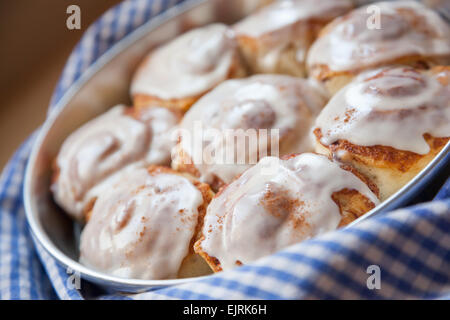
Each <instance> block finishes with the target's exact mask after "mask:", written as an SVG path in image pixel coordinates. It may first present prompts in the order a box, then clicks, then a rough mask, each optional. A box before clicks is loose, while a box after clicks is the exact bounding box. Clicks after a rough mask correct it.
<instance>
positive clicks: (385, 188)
mask: <svg viewBox="0 0 450 320" xmlns="http://www.w3.org/2000/svg"><path fill="white" fill-rule="evenodd" d="M314 134H315V136H316V138H317V144H316V151H317V152H319V153H322V154H327V155H331V156H333V157H334V158H337V159H338V160H340V161H342V162H344V163H348V164H351V165H353V166H354V167H355V168H357V169H358V171H360V172H362V173H363V174H364V175H366V176H368V177H369V178H370V179H371V180H372V181H374V182H375V183H376V185H377V186H378V188H379V189H380V199H381V200H385V199H387V198H388V197H389V196H391V195H392V194H393V193H395V192H396V191H397V190H398V189H400V188H401V187H402V186H403V185H405V184H406V183H407V182H408V181H409V180H411V179H412V178H413V177H414V176H416V175H417V174H418V173H419V172H420V171H421V170H422V169H423V168H425V166H426V165H427V164H428V163H429V162H430V161H431V160H433V158H434V157H435V156H436V155H437V154H438V153H439V152H440V151H441V150H442V148H444V146H445V145H446V144H447V142H448V141H449V140H450V138H449V137H444V138H436V137H432V136H431V135H429V134H425V135H424V138H425V140H426V142H427V144H428V145H429V146H430V152H429V153H428V154H426V155H420V154H417V153H414V152H411V151H404V150H397V149H394V148H392V147H388V146H380V145H376V146H359V145H355V144H353V143H350V142H349V141H346V140H338V141H336V142H335V143H332V144H331V145H329V146H326V145H323V144H322V143H321V142H320V139H321V137H322V134H321V131H320V129H319V128H316V129H315V130H314Z"/></svg>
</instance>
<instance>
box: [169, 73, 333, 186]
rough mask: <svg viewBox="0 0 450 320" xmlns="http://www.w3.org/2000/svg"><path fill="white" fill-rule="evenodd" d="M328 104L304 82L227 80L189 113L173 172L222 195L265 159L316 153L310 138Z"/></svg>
mask: <svg viewBox="0 0 450 320" xmlns="http://www.w3.org/2000/svg"><path fill="white" fill-rule="evenodd" d="M324 104H325V99H324V98H323V97H322V95H321V93H320V91H319V90H318V89H316V88H315V87H314V86H312V85H311V84H310V83H309V82H308V81H306V80H304V79H299V78H293V77H289V76H281V75H258V76H253V77H250V78H246V79H242V80H228V81H226V82H224V83H222V84H221V85H219V86H218V87H216V88H215V89H214V90H212V91H211V92H210V93H208V94H207V95H205V96H204V97H202V98H201V99H200V100H199V101H198V102H197V103H195V104H194V105H193V106H192V108H191V109H190V110H189V111H188V112H187V113H186V114H185V116H184V118H183V120H182V121H181V123H180V126H179V128H180V132H179V142H178V144H177V146H176V148H175V152H174V155H173V158H172V167H173V168H174V169H176V170H178V171H181V172H188V173H190V174H192V175H194V176H196V177H198V178H200V180H201V181H204V182H207V183H209V184H211V185H212V187H213V189H214V190H218V189H219V188H220V186H222V185H223V184H224V183H229V182H230V181H231V180H232V179H233V178H234V177H235V176H236V175H238V174H240V173H242V172H243V171H244V170H245V169H247V168H248V167H250V166H251V165H253V164H255V163H256V162H257V161H258V160H259V159H260V158H261V157H264V156H266V155H275V154H274V152H276V154H281V155H284V154H288V153H293V152H303V151H308V150H312V144H311V141H310V137H309V134H308V133H309V130H310V128H311V126H312V124H313V121H314V117H315V116H316V115H317V114H318V112H319V111H320V110H321V108H322V107H323V105H324Z"/></svg>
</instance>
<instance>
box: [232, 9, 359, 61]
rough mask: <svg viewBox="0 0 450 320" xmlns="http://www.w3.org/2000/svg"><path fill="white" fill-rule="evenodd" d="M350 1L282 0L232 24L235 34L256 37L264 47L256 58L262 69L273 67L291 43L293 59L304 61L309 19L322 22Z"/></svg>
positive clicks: (341, 10) (336, 13) (308, 35)
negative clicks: (261, 53)
mask: <svg viewBox="0 0 450 320" xmlns="http://www.w3.org/2000/svg"><path fill="white" fill-rule="evenodd" d="M351 8H352V2H351V1H350V0H321V1H317V0H285V1H276V2H274V3H273V4H271V5H269V6H266V7H264V8H262V9H260V10H258V11H257V12H255V13H254V14H252V15H249V16H248V17H246V18H245V19H243V20H242V21H240V22H239V23H237V24H236V25H235V26H234V30H235V31H236V34H237V36H241V35H244V36H247V37H252V38H259V41H261V42H262V43H264V45H263V46H265V47H266V50H264V51H265V52H264V54H263V55H262V56H260V57H258V59H259V65H261V66H264V69H266V70H271V69H273V68H275V66H276V64H277V63H278V60H279V59H280V54H281V53H282V52H283V50H284V49H286V48H287V47H288V46H290V45H292V44H295V47H296V49H297V50H298V51H297V55H296V58H297V60H298V61H299V62H304V60H305V56H306V52H307V50H308V48H309V45H310V42H311V41H312V37H313V36H314V35H311V33H315V32H316V30H313V29H312V28H311V27H310V25H309V24H310V21H311V20H315V22H316V23H317V21H321V22H322V24H324V23H326V22H328V21H330V20H331V19H333V18H335V17H337V16H339V15H341V14H343V13H345V12H347V11H349V10H350V9H351Z"/></svg>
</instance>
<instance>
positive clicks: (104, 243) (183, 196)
mask: <svg viewBox="0 0 450 320" xmlns="http://www.w3.org/2000/svg"><path fill="white" fill-rule="evenodd" d="M212 197H213V193H212V191H211V190H210V188H209V186H208V185H206V184H203V183H200V182H198V181H196V180H195V179H193V178H191V177H189V176H183V175H181V174H179V173H176V172H174V171H172V170H171V169H169V168H166V167H160V166H150V167H149V168H147V169H146V168H142V167H132V168H127V169H124V170H123V171H122V172H120V173H118V176H117V177H116V178H115V179H114V182H113V183H110V184H109V188H108V189H107V190H104V191H103V192H102V193H101V194H100V195H99V196H98V199H97V201H96V202H95V204H94V206H93V208H92V212H91V213H90V219H89V221H88V223H87V224H86V227H85V228H84V230H83V232H82V235H81V242H80V262H81V263H82V264H84V265H86V266H88V267H91V268H93V269H96V270H99V271H102V272H105V273H107V274H110V275H114V276H117V277H122V278H133V279H155V280H159V279H173V278H178V277H187V276H200V275H204V274H205V273H209V272H210V271H209V269H208V267H207V265H206V264H205V263H204V261H203V260H202V259H201V258H200V257H199V256H198V255H196V254H195V253H194V251H193V244H194V242H195V241H196V240H197V239H198V235H199V232H200V230H201V227H202V222H203V217H204V215H205V212H206V206H207V205H208V203H209V202H210V201H211V199H212Z"/></svg>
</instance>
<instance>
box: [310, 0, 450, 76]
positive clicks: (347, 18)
mask: <svg viewBox="0 0 450 320" xmlns="http://www.w3.org/2000/svg"><path fill="white" fill-rule="evenodd" d="M373 7H374V8H375V9H377V10H379V13H380V16H379V20H378V21H377V19H378V17H377V16H376V15H377V14H378V12H375V11H369V10H368V6H365V7H361V8H358V9H355V10H354V11H352V12H350V13H348V14H347V15H344V16H342V17H339V18H337V19H335V20H334V21H333V22H331V23H330V24H329V25H328V26H326V27H325V29H324V31H322V33H321V36H320V37H319V38H318V40H317V41H316V42H315V43H314V44H313V45H312V47H311V49H310V51H309V54H308V62H307V63H308V66H309V68H310V69H312V70H313V72H314V68H315V67H317V66H326V67H327V68H328V69H329V70H330V71H360V70H361V69H365V68H368V67H375V66H381V65H383V64H384V65H386V64H387V63H389V62H392V61H395V60H396V59H400V58H408V57H411V58H413V57H416V56H419V57H424V58H427V57H436V58H446V59H447V61H448V59H449V58H450V38H449V34H450V27H449V26H448V24H447V23H446V22H445V21H444V20H443V19H442V18H441V17H440V16H439V15H438V14H437V13H436V12H434V11H433V10H431V9H429V8H427V7H425V6H424V5H422V4H420V3H418V2H416V1H391V2H377V3H375V4H374V5H373ZM370 12H372V13H370ZM378 22H379V25H377V23H378Z"/></svg>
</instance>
